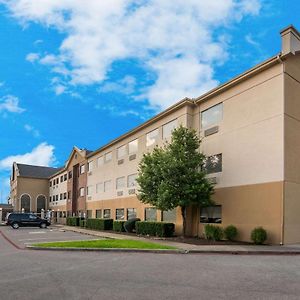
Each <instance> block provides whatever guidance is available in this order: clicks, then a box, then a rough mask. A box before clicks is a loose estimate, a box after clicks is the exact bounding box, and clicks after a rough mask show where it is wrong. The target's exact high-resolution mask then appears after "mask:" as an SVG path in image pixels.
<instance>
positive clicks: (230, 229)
mask: <svg viewBox="0 0 300 300" xmlns="http://www.w3.org/2000/svg"><path fill="white" fill-rule="evenodd" d="M237 234H238V231H237V229H236V227H235V226H234V225H229V226H227V227H226V228H225V229H224V235H225V238H226V239H227V240H229V241H234V240H235V238H236V237H237Z"/></svg>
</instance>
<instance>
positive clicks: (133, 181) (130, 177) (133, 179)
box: [127, 174, 137, 188]
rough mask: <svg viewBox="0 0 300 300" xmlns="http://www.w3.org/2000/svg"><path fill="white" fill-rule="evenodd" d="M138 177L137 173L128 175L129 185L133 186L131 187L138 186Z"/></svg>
mask: <svg viewBox="0 0 300 300" xmlns="http://www.w3.org/2000/svg"><path fill="white" fill-rule="evenodd" d="M136 177H137V174H131V175H128V177H127V187H129V188H131V187H135V186H136Z"/></svg>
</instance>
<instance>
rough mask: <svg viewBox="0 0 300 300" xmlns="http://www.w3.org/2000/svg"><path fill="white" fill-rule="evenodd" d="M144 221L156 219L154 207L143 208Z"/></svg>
mask: <svg viewBox="0 0 300 300" xmlns="http://www.w3.org/2000/svg"><path fill="white" fill-rule="evenodd" d="M145 221H157V218H156V208H154V207H147V208H145Z"/></svg>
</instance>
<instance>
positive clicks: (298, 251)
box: [61, 226, 300, 255]
mask: <svg viewBox="0 0 300 300" xmlns="http://www.w3.org/2000/svg"><path fill="white" fill-rule="evenodd" d="M61 230H66V231H74V232H79V233H83V234H88V235H93V236H97V237H99V238H110V239H126V240H147V241H151V242H153V243H159V244H162V245H168V246H173V247H176V248H178V249H179V250H181V251H182V252H184V253H203V254H205V253H207V254H273V255H300V244H297V245H284V246H277V245H274V246H258V245H191V244H186V243H180V242H174V241H170V240H167V239H160V238H145V237H139V236H132V235H125V234H121V233H112V232H107V231H95V230H89V229H84V228H81V227H73V226H62V227H61Z"/></svg>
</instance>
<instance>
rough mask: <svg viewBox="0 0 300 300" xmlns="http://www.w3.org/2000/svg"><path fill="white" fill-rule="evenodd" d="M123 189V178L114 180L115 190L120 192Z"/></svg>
mask: <svg viewBox="0 0 300 300" xmlns="http://www.w3.org/2000/svg"><path fill="white" fill-rule="evenodd" d="M124 187H125V177H119V178H117V179H116V189H117V190H120V189H122V188H124Z"/></svg>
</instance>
